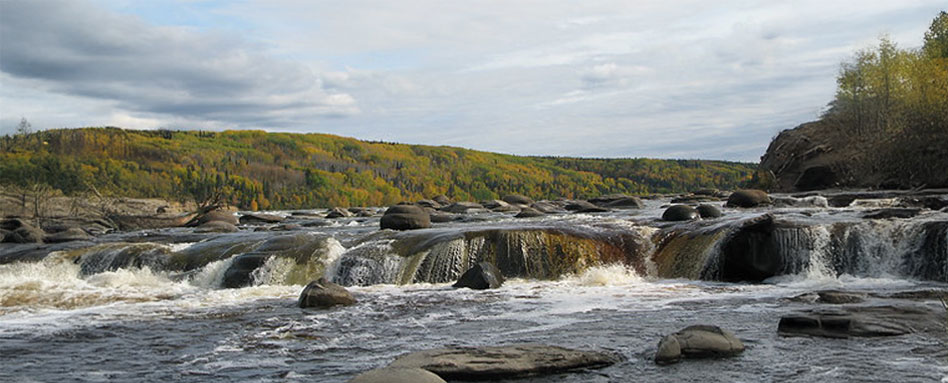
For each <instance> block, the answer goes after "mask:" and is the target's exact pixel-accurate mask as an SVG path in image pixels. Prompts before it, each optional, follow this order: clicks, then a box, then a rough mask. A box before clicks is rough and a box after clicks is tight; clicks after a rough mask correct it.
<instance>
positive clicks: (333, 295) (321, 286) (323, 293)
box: [297, 278, 356, 309]
mask: <svg viewBox="0 0 948 383" xmlns="http://www.w3.org/2000/svg"><path fill="white" fill-rule="evenodd" d="M297 303H298V304H299V306H300V307H302V308H309V307H315V308H321V309H322V308H329V307H333V306H350V305H354V304H355V303H356V299H355V297H353V296H352V293H350V292H349V291H348V290H346V289H345V288H344V287H342V286H339V285H337V284H335V283H332V282H330V281H328V280H326V278H319V279H318V280H315V281H312V282H310V283H309V284H308V285H306V288H304V289H303V292H302V293H300V299H299V301H297Z"/></svg>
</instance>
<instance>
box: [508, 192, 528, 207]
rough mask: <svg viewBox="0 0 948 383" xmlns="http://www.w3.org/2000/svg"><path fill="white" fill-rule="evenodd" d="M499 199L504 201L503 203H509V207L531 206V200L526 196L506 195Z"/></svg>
mask: <svg viewBox="0 0 948 383" xmlns="http://www.w3.org/2000/svg"><path fill="white" fill-rule="evenodd" d="M501 199H502V200H504V202H506V203H509V204H511V205H524V206H530V205H532V204H533V199H531V198H530V197H527V196H523V195H520V194H508V195H505V196H504V198H501Z"/></svg>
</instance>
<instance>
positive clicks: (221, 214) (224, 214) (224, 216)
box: [185, 210, 240, 227]
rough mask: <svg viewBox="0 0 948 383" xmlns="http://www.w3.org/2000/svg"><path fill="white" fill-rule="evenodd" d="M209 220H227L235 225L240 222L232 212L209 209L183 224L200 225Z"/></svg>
mask: <svg viewBox="0 0 948 383" xmlns="http://www.w3.org/2000/svg"><path fill="white" fill-rule="evenodd" d="M211 221H221V222H227V223H229V224H231V225H235V226H236V225H237V224H239V223H240V222H238V221H237V216H236V215H234V213H232V212H229V211H222V210H211V211H209V212H207V213H204V214H202V215H199V216H197V217H195V218H194V219H192V220H191V221H190V222H188V223H187V224H186V225H185V226H192V227H193V226H201V225H203V224H205V223H208V222H211Z"/></svg>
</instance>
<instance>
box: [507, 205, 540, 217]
mask: <svg viewBox="0 0 948 383" xmlns="http://www.w3.org/2000/svg"><path fill="white" fill-rule="evenodd" d="M545 215H546V214H544V213H543V212H542V211H539V210H537V209H534V208H532V207H525V208H523V209H520V213H517V215H515V216H514V217H515V218H536V217H542V216H545Z"/></svg>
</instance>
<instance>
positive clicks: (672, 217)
mask: <svg viewBox="0 0 948 383" xmlns="http://www.w3.org/2000/svg"><path fill="white" fill-rule="evenodd" d="M698 217H699V216H698V211H697V210H695V208H693V207H691V206H688V205H672V206H670V207H669V208H668V209H665V212H664V213H662V220H663V221H691V220H695V219H698Z"/></svg>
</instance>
